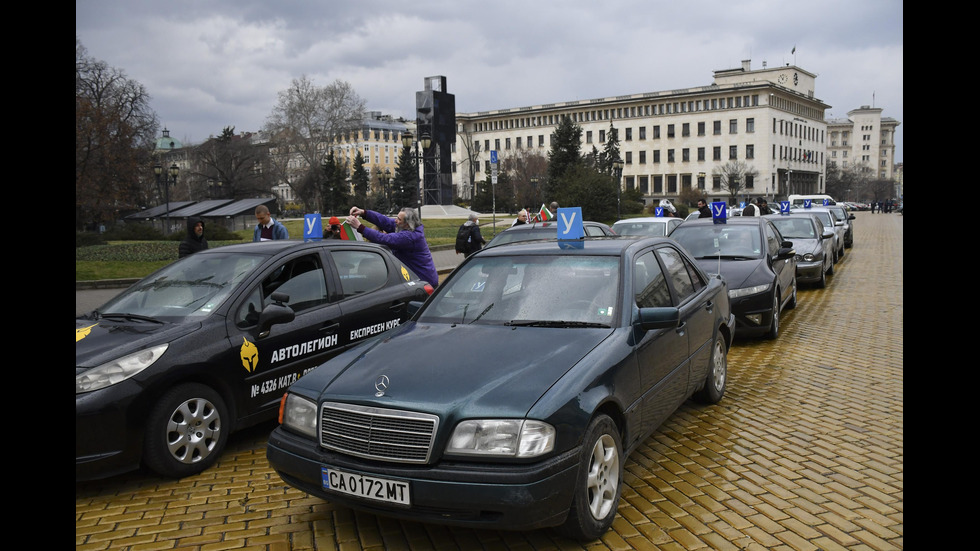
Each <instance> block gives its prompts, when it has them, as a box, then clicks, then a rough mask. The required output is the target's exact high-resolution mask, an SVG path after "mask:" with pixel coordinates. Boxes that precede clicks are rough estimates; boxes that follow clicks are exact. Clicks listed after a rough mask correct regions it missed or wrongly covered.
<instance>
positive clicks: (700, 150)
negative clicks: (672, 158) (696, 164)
mask: <svg viewBox="0 0 980 551" xmlns="http://www.w3.org/2000/svg"><path fill="white" fill-rule="evenodd" d="M698 160H699V161H703V160H704V148H703V147H699V148H698Z"/></svg>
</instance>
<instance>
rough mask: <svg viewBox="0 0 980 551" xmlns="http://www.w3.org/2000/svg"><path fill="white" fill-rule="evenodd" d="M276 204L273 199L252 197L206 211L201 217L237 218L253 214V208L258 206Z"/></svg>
mask: <svg viewBox="0 0 980 551" xmlns="http://www.w3.org/2000/svg"><path fill="white" fill-rule="evenodd" d="M275 202H276V198H275V197H253V198H251V199H239V200H237V201H235V202H234V203H231V204H229V205H224V206H221V207H218V208H216V209H214V210H211V211H208V212H206V213H205V214H203V215H202V216H205V217H208V218H213V217H215V216H238V215H240V214H255V207H257V206H259V205H272V204H274V203H275Z"/></svg>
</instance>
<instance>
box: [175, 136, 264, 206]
mask: <svg viewBox="0 0 980 551" xmlns="http://www.w3.org/2000/svg"><path fill="white" fill-rule="evenodd" d="M250 138H251V135H236V134H235V127H233V126H230V127H225V128H224V130H222V132H221V135H219V136H218V137H216V138H210V139H209V140H208V141H206V142H204V143H203V144H201V145H199V146H197V147H196V148H195V154H196V155H195V159H196V161H197V166H196V167H195V170H194V171H193V172H192V173H191V174H190V175H188V177H189V178H194V179H195V180H196V182H197V185H198V193H200V195H202V196H206V197H209V198H214V199H222V198H227V199H241V198H243V197H255V196H261V195H267V194H268V193H269V192H270V190H271V188H272V182H271V181H270V179H269V178H268V177H267V175H266V171H265V170H264V169H263V165H264V164H265V158H266V156H267V152H268V150H267V149H266V147H265V146H261V145H256V144H253V143H252V140H251V139H250Z"/></svg>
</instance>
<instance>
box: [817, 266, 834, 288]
mask: <svg viewBox="0 0 980 551" xmlns="http://www.w3.org/2000/svg"><path fill="white" fill-rule="evenodd" d="M830 270H831V271H832V270H833V266H831V268H830ZM826 287H827V270H820V279H819V280H817V288H818V289H824V288H826Z"/></svg>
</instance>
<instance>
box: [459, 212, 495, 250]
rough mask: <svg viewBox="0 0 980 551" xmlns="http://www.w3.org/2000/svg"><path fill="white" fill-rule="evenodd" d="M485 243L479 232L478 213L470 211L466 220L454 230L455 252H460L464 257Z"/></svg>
mask: <svg viewBox="0 0 980 551" xmlns="http://www.w3.org/2000/svg"><path fill="white" fill-rule="evenodd" d="M486 243H487V241H486V240H485V239H483V235H481V234H480V218H479V215H478V214H476V213H475V212H471V213H470V215H469V217H468V220H466V222H463V224H462V225H461V226H460V227H459V229H458V230H456V254H462V255H463V257H464V258H465V257H467V256H470V255H471V254H473V253H475V252H476V251H478V250H480V249H482V248H483V245H485V244H486Z"/></svg>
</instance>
